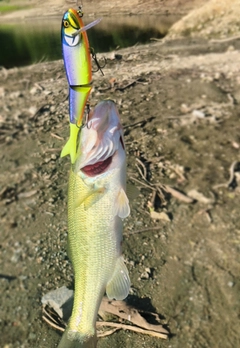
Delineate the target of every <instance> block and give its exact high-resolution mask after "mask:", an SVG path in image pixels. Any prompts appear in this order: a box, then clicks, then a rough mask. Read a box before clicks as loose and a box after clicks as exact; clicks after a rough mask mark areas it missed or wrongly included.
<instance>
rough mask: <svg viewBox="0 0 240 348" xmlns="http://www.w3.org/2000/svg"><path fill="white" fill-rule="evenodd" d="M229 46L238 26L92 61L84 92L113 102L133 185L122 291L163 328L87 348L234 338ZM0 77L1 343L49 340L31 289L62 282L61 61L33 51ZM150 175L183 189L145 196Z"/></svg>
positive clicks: (64, 114)
mask: <svg viewBox="0 0 240 348" xmlns="http://www.w3.org/2000/svg"><path fill="white" fill-rule="evenodd" d="M239 48H240V43H239V40H238V39H235V40H231V41H228V40H225V41H220V42H219V41H218V40H215V41H214V40H208V41H207V40H204V39H195V38H194V39H187V38H185V39H178V40H177V39H175V40H169V41H166V42H155V43H152V44H150V45H146V46H135V47H132V48H128V49H125V50H121V51H118V53H119V54H121V55H122V59H121V60H116V59H113V57H114V55H113V54H112V53H109V54H105V57H106V58H107V66H106V67H105V69H104V74H105V75H104V77H102V76H101V75H100V74H99V73H96V74H94V88H93V92H92V95H91V99H90V101H91V104H92V105H95V104H96V103H97V102H98V101H99V100H102V99H104V98H106V97H111V98H112V99H114V100H115V101H116V102H117V104H118V107H119V111H120V114H121V117H122V122H123V125H124V130H125V140H126V144H127V153H128V181H129V182H132V183H135V185H137V186H138V188H139V189H140V191H141V193H140V195H139V197H138V198H137V199H136V200H135V201H134V202H132V212H131V216H130V217H129V218H128V219H127V221H126V223H125V229H124V243H123V250H124V257H125V259H126V262H127V266H128V269H129V272H130V277H131V281H132V290H131V295H130V296H129V299H128V300H129V302H130V303H133V304H134V305H135V306H137V307H140V308H143V309H145V310H154V311H156V312H157V313H159V314H160V315H161V317H162V323H163V324H164V325H165V326H166V327H167V328H168V329H169V331H170V333H171V336H170V339H169V340H167V341H162V340H159V339H156V338H151V337H148V336H143V335H140V334H134V333H130V332H127V331H126V332H124V331H120V332H117V333H115V334H113V335H112V336H110V337H107V338H103V339H101V340H99V344H98V347H99V348H103V347H104V348H107V347H109V348H110V347H126V348H130V347H131V348H139V347H148V348H150V347H151V348H152V347H153V348H154V347H156V348H157V347H158V348H167V347H168V348H170V347H171V348H183V347H184V348H187V347H189V348H190V347H191V348H192V347H194V348H198V347H199V348H200V347H201V348H202V347H204V348H205V347H206V348H207V347H209V348H213V347H218V348H228V347H232V348H236V347H239V346H240V334H239V319H240V295H239V294H240V280H239V273H240V258H239V248H240V228H239V226H240V223H239V220H240V213H239V204H240V194H239V193H240V190H239V184H240V182H239V176H240V175H239V170H240V165H239V162H240V136H239V134H240V132H239V113H240V107H239V103H240V92H239V84H240V79H239V70H240V68H239V64H238V62H239V60H240V53H239ZM113 78H114V79H115V84H114V86H112V87H111V86H110V84H109V80H111V79H113ZM0 81H1V88H0V125H1V127H0V146H1V151H0V160H1V171H0V198H1V202H0V204H1V210H0V216H1V227H0V229H1V234H0V269H1V274H0V289H1V306H0V331H1V338H0V342H1V343H0V346H1V347H4V348H15V347H16V348H18V347H24V348H30V347H31V348H32V347H39V348H45V347H56V346H57V343H58V341H59V338H60V334H59V333H58V332H56V331H55V330H53V329H52V328H50V327H48V326H47V325H46V323H44V322H43V320H42V317H41V316H42V312H41V297H42V295H43V294H45V293H46V292H48V291H49V290H53V289H55V288H57V287H60V286H62V285H66V286H68V287H73V276H72V269H71V265H70V262H69V260H68V258H67V255H66V235H67V214H66V207H67V180H68V170H69V159H68V158H64V159H60V158H59V154H60V151H61V148H62V146H63V145H64V144H65V142H66V139H67V137H68V100H67V95H68V90H67V83H66V78H65V72H64V69H63V64H62V61H57V62H51V63H41V64H37V65H33V66H29V67H25V68H19V69H17V68H16V69H11V70H8V71H6V70H5V69H1V71H0ZM134 81H135V82H134ZM130 82H134V83H133V84H132V85H131V86H130V87H128V88H123V89H122V90H119V89H117V87H124V86H126V85H128V84H129V83H130ZM231 166H232V179H231V180H229V179H230V173H229V169H230V167H231ZM143 167H144V168H145V169H143ZM144 175H145V176H146V177H145V178H144ZM136 180H138V181H136ZM146 180H147V181H148V182H149V184H148V185H149V186H150V188H149V187H146V186H145V185H146ZM161 184H164V185H169V186H171V187H173V188H175V189H177V190H178V191H180V192H182V193H184V196H179V195H177V196H175V195H173V196H171V195H170V194H168V193H166V192H165V193H164V197H162V199H160V198H159V196H158V195H156V196H155V197H154V193H155V192H156V188H158V187H159V186H160V185H161ZM175 194H176V192H175ZM190 196H191V197H193V198H194V199H195V200H194V203H185V202H184V199H186V198H188V197H190ZM153 210H154V211H155V212H156V213H161V212H164V213H165V215H164V214H162V215H160V217H161V218H162V217H163V216H164V217H165V218H166V215H167V216H168V217H169V221H167V220H162V219H156V218H155V219H153V217H151V214H150V211H153ZM158 217H159V215H157V218H158Z"/></svg>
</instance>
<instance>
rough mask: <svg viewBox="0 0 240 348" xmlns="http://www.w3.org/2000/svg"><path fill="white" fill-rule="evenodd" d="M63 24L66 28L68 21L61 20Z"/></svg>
mask: <svg viewBox="0 0 240 348" xmlns="http://www.w3.org/2000/svg"><path fill="white" fill-rule="evenodd" d="M63 26H64V28H68V27H69V22H68V21H66V20H65V21H63Z"/></svg>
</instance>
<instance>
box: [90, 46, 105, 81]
mask: <svg viewBox="0 0 240 348" xmlns="http://www.w3.org/2000/svg"><path fill="white" fill-rule="evenodd" d="M90 53H91V55H92V59H93V60H94V62H95V64H96V66H97V70H96V71H93V72H97V71H101V73H102V75H103V76H104V73H103V71H102V69H103V68H104V67H105V65H106V58H105V57H103V58H104V64H103V65H102V66H101V65H100V64H99V62H98V60H97V56H96V53H95V52H94V49H93V48H92V47H90Z"/></svg>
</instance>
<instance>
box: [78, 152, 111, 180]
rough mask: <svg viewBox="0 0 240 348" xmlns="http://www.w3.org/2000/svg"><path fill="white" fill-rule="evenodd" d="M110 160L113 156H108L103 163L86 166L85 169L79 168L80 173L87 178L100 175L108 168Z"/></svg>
mask: <svg viewBox="0 0 240 348" xmlns="http://www.w3.org/2000/svg"><path fill="white" fill-rule="evenodd" d="M112 158H113V156H110V157H108V158H106V159H105V160H103V161H100V162H97V163H94V164H88V165H86V166H85V167H83V168H81V171H82V172H83V173H84V174H86V175H87V176H91V177H94V176H97V175H99V174H102V173H104V172H105V171H106V170H107V169H108V167H109V166H110V164H111V163H112Z"/></svg>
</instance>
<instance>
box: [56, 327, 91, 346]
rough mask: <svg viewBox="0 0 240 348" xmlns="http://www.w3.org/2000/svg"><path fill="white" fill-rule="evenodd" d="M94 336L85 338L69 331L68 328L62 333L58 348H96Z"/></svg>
mask: <svg viewBox="0 0 240 348" xmlns="http://www.w3.org/2000/svg"><path fill="white" fill-rule="evenodd" d="M96 347H97V337H96V335H94V336H91V337H88V338H86V336H84V337H83V336H82V335H81V334H80V333H79V332H73V331H70V330H69V329H68V328H67V329H66V330H65V331H64V334H63V336H62V339H61V341H60V343H59V345H58V348H96Z"/></svg>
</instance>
